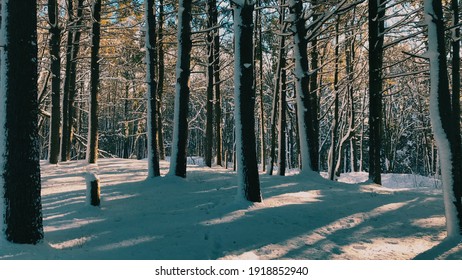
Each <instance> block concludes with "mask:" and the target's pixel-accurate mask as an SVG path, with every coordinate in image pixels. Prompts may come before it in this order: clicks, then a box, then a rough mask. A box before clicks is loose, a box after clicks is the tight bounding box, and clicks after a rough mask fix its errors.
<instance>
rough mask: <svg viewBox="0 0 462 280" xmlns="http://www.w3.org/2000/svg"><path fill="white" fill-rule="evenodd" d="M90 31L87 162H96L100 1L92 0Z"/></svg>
mask: <svg viewBox="0 0 462 280" xmlns="http://www.w3.org/2000/svg"><path fill="white" fill-rule="evenodd" d="M92 19H93V25H92V31H91V62H90V64H91V73H90V114H89V121H88V144H87V161H88V163H96V161H97V160H98V93H99V58H100V57H99V49H100V39H101V37H100V36H101V0H94V2H93V6H92Z"/></svg>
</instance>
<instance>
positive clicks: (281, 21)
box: [266, 0, 286, 175]
mask: <svg viewBox="0 0 462 280" xmlns="http://www.w3.org/2000/svg"><path fill="white" fill-rule="evenodd" d="M284 4H285V1H284V0H279V28H280V33H281V35H280V36H279V47H278V49H279V54H278V64H277V67H276V73H275V75H274V89H273V105H272V109H271V136H270V138H271V139H270V141H271V146H270V154H269V162H268V167H267V170H266V174H268V175H273V169H274V161H275V159H276V120H277V113H278V105H279V102H278V100H279V99H280V98H279V94H280V90H281V86H280V84H281V73H282V69H283V68H285V57H286V54H285V44H286V37H285V36H284V35H283V34H284V31H285V28H286V26H285V23H284V21H285V8H284V7H283V6H284ZM283 63H284V64H283Z"/></svg>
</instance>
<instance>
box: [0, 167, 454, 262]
mask: <svg viewBox="0 0 462 280" xmlns="http://www.w3.org/2000/svg"><path fill="white" fill-rule="evenodd" d="M146 168H147V164H146V161H144V160H142V161H138V160H124V159H101V160H100V161H99V163H98V172H99V178H100V180H101V186H102V188H101V197H102V201H101V207H99V208H98V207H92V206H88V205H87V204H86V200H85V195H86V191H85V189H86V187H85V173H86V163H85V162H84V161H78V162H76V161H73V162H69V163H60V164H58V165H50V164H47V163H45V162H42V186H43V187H42V204H43V223H44V231H45V239H44V241H43V242H42V243H40V244H38V245H35V246H33V245H13V244H9V243H5V242H3V243H2V244H0V245H1V246H0V247H1V249H0V259H89V260H94V259H102V260H106V259H121V260H126V259H138V260H139V259H148V260H157V259H170V260H171V259H185V260H191V259H197V260H202V259H323V260H334V259H340V260H344V259H354V260H377V259H379V260H380V259H386V260H406V259H414V258H437V259H462V253H461V252H462V248H461V246H460V245H452V246H446V247H445V246H442V245H441V242H442V241H443V239H444V237H445V235H446V232H445V219H444V207H443V200H442V194H441V187H440V185H439V181H438V180H436V179H433V178H426V177H421V176H417V175H399V174H388V175H384V177H383V180H384V183H383V185H384V186H378V185H374V184H370V183H364V182H363V181H365V180H366V178H367V174H365V173H352V174H347V175H343V176H341V178H340V181H344V182H348V183H342V182H332V181H328V180H326V179H324V178H322V177H321V176H319V175H317V174H315V175H313V176H311V177H303V176H300V175H297V174H290V175H289V176H285V177H281V176H268V175H264V174H261V176H260V181H261V187H262V194H263V200H264V201H263V203H257V204H246V203H242V202H240V201H238V200H237V199H236V193H237V186H236V182H237V180H236V175H235V173H234V172H233V171H232V169H224V168H221V167H213V168H206V167H202V166H198V165H193V164H191V165H189V166H188V178H186V179H181V178H177V177H170V176H162V177H160V178H156V179H152V180H145V178H146V174H147V170H146ZM161 168H162V170H161V172H162V174H166V173H167V171H168V163H167V162H161ZM362 182H363V183H362ZM424 253H425V254H424Z"/></svg>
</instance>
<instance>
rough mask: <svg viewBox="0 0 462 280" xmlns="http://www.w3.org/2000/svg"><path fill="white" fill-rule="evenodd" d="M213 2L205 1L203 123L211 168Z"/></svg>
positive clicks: (207, 157) (207, 160) (206, 162)
mask: <svg viewBox="0 0 462 280" xmlns="http://www.w3.org/2000/svg"><path fill="white" fill-rule="evenodd" d="M212 2H213V1H212V0H208V1H207V28H208V29H209V31H208V32H207V55H208V62H207V101H206V102H207V103H206V105H205V109H206V123H205V159H204V160H205V165H207V166H208V167H212V151H213V116H214V115H213V89H214V86H213V79H214V75H213V70H214V69H213V66H214V64H213V60H214V54H213V53H214V48H213V42H214V40H213V33H214V31H213V29H214V28H215V26H214V25H213V11H212V9H213V3H212Z"/></svg>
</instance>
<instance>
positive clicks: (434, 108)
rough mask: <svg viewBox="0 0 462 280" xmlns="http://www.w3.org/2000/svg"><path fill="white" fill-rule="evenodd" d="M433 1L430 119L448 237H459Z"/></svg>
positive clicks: (428, 13) (428, 0) (429, 7)
mask: <svg viewBox="0 0 462 280" xmlns="http://www.w3.org/2000/svg"><path fill="white" fill-rule="evenodd" d="M432 2H433V1H432V0H425V1H424V11H425V22H426V23H427V26H428V51H427V54H426V55H427V57H428V58H429V59H430V85H431V86H430V120H431V125H432V130H433V134H434V136H435V140H436V144H437V146H438V151H439V155H440V163H441V173H442V177H443V178H442V181H443V190H444V191H443V196H444V205H445V215H446V221H447V222H446V224H447V225H446V226H447V230H448V238H460V233H459V229H458V221H457V209H456V208H455V205H454V203H453V201H456V200H455V198H454V194H453V190H452V186H453V180H452V174H453V171H452V154H451V149H450V144H449V140H448V137H447V135H446V133H445V131H444V129H443V124H442V121H441V118H440V115H441V114H440V111H439V101H438V88H439V83H440V80H439V68H440V67H439V61H438V59H439V56H440V54H439V52H438V39H437V38H438V31H437V27H436V24H435V22H434V21H433V18H434V17H436V15H435V11H434V10H433V3H432Z"/></svg>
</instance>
